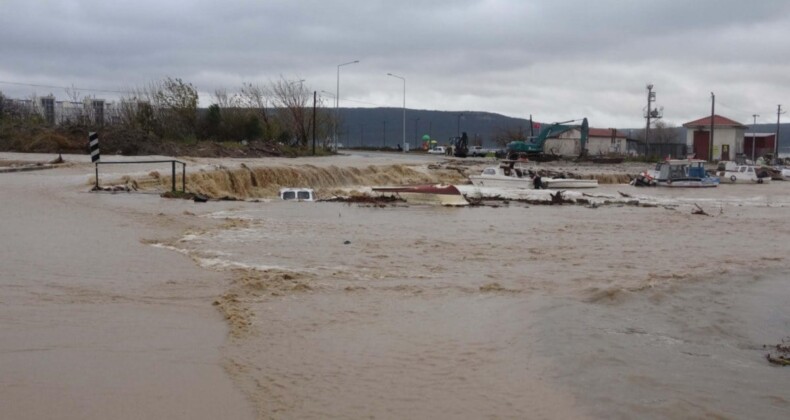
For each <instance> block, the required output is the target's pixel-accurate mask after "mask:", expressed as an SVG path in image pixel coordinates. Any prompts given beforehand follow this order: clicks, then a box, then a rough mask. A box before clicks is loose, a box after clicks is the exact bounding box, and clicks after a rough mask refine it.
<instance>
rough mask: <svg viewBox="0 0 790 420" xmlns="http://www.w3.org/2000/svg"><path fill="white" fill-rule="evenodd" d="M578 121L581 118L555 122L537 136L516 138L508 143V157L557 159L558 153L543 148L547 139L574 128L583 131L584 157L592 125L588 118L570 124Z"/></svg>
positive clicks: (582, 150)
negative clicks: (549, 152) (551, 152)
mask: <svg viewBox="0 0 790 420" xmlns="http://www.w3.org/2000/svg"><path fill="white" fill-rule="evenodd" d="M576 121H579V120H569V121H562V122H558V123H553V124H551V125H549V126H548V127H545V128H543V129H542V130H540V133H538V135H537V137H533V138H530V139H529V140H516V141H512V142H510V143H508V145H507V156H508V159H511V160H516V159H520V158H527V159H532V160H538V161H540V160H552V159H556V158H557V157H558V156H557V155H554V154H548V153H546V151H545V150H544V149H543V146H544V145H545V144H546V140H547V139H549V138H551V137H554V136H558V135H560V134H562V133H564V132H566V131H569V130H573V129H579V131H580V132H581V139H580V143H581V153H580V156H579V157H584V156H585V155H586V154H587V138H588V137H589V134H590V127H589V125H588V124H587V118H584V119H582V120H581V121H582V123H581V124H569V123H572V122H576Z"/></svg>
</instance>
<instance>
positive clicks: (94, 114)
mask: <svg viewBox="0 0 790 420" xmlns="http://www.w3.org/2000/svg"><path fill="white" fill-rule="evenodd" d="M4 102H5V104H4V112H6V113H8V114H10V115H13V116H17V117H22V116H26V115H35V114H38V115H40V116H41V117H42V118H43V119H44V121H46V122H47V123H48V124H51V125H63V124H87V125H98V126H102V125H105V124H113V123H116V122H118V121H119V120H120V112H121V109H120V108H121V107H120V106H118V105H117V104H116V103H114V102H107V101H105V100H104V99H97V98H85V99H83V100H82V101H58V100H57V99H56V98H55V96H54V95H51V94H50V95H48V96H41V97H35V98H32V99H8V98H6V99H4Z"/></svg>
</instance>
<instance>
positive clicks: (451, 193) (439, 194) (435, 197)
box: [373, 184, 469, 206]
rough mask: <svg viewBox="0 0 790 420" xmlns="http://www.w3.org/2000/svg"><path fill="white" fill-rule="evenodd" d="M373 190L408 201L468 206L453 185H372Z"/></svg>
mask: <svg viewBox="0 0 790 420" xmlns="http://www.w3.org/2000/svg"><path fill="white" fill-rule="evenodd" d="M373 192H376V193H380V194H391V195H395V196H398V197H401V198H403V199H404V200H406V202H408V203H415V204H434V205H436V204H438V205H442V206H468V205H469V202H468V201H466V198H464V196H463V194H461V192H460V191H458V188H456V187H455V186H454V185H441V184H435V185H434V184H428V185H403V186H398V187H373Z"/></svg>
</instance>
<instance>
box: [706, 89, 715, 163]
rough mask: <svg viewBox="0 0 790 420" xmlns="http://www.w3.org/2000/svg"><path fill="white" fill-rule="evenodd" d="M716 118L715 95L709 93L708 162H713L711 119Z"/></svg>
mask: <svg viewBox="0 0 790 420" xmlns="http://www.w3.org/2000/svg"><path fill="white" fill-rule="evenodd" d="M715 116H716V95H714V94H713V92H711V93H710V144H708V162H710V161H712V160H713V119H714V118H715Z"/></svg>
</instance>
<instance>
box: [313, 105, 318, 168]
mask: <svg viewBox="0 0 790 420" xmlns="http://www.w3.org/2000/svg"><path fill="white" fill-rule="evenodd" d="M317 100H318V92H316V91H313V156H315V103H316V101H317Z"/></svg>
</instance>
